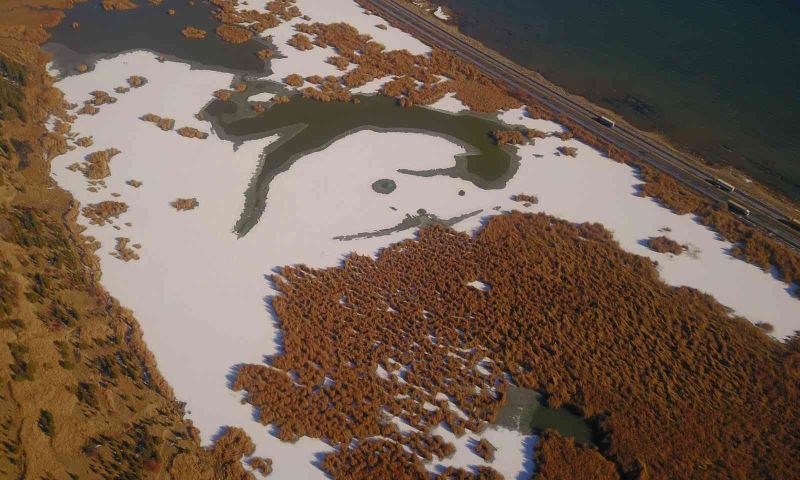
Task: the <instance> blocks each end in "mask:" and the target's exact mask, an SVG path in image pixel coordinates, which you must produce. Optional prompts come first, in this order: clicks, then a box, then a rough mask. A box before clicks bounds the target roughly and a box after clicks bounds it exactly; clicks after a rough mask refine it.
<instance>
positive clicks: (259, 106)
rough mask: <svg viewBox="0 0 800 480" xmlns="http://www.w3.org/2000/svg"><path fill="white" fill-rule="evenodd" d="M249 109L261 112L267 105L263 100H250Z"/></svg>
mask: <svg viewBox="0 0 800 480" xmlns="http://www.w3.org/2000/svg"><path fill="white" fill-rule="evenodd" d="M250 110H252V111H254V112H256V113H263V112H264V111H266V110H267V107H266V105H264V103H263V102H250Z"/></svg>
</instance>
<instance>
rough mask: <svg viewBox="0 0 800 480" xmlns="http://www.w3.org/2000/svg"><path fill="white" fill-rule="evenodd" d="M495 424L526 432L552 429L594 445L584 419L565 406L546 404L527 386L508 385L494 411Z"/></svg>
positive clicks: (578, 440)
mask: <svg viewBox="0 0 800 480" xmlns="http://www.w3.org/2000/svg"><path fill="white" fill-rule="evenodd" d="M495 424H497V425H500V426H503V427H505V428H508V429H510V430H515V431H518V432H520V433H522V434H525V435H531V434H536V433H540V432H543V431H545V430H547V429H553V430H556V431H558V433H560V434H561V435H562V436H564V437H571V438H574V439H575V441H576V442H579V443H583V444H586V445H594V441H593V434H592V429H591V427H590V426H589V424H588V423H587V422H586V420H584V419H583V418H581V417H580V416H579V415H576V414H574V413H572V412H570V411H569V410H567V409H565V408H550V407H548V406H547V405H545V403H544V399H543V398H542V396H541V395H540V394H539V393H538V392H536V391H534V390H529V389H527V388H519V387H513V386H512V387H509V389H508V393H507V401H506V404H505V405H503V407H502V408H501V409H500V412H499V413H498V414H497V421H495Z"/></svg>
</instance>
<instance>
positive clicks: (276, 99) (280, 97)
mask: <svg viewBox="0 0 800 480" xmlns="http://www.w3.org/2000/svg"><path fill="white" fill-rule="evenodd" d="M272 102H273V103H277V104H281V103H289V97H288V96H286V95H276V96H274V97H272Z"/></svg>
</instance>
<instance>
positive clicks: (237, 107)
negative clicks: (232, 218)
mask: <svg viewBox="0 0 800 480" xmlns="http://www.w3.org/2000/svg"><path fill="white" fill-rule="evenodd" d="M261 83H262V84H264V82H261ZM263 89H264V87H263V86H262V88H258V87H256V88H254V89H251V88H248V89H247V91H245V92H244V93H240V94H237V95H235V96H234V98H232V99H231V100H229V101H215V102H212V103H211V104H210V105H209V106H208V107H206V109H205V110H204V112H203V115H204V117H205V118H207V119H209V120H211V122H212V125H213V126H214V131H215V132H216V133H217V135H219V136H220V137H221V138H224V139H227V140H232V141H234V142H242V141H244V140H252V139H254V138H263V137H266V136H269V135H273V134H276V133H277V134H279V135H280V139H279V140H278V141H276V142H273V143H272V144H271V145H270V146H269V147H268V148H267V149H266V150H265V151H264V155H263V156H262V159H261V165H260V167H259V172H258V173H257V174H256V176H255V178H254V179H253V181H252V182H251V184H250V187H249V188H248V191H247V193H246V201H245V208H244V212H243V213H242V216H241V218H240V219H239V221H238V222H237V224H236V227H235V230H236V232H237V233H238V234H239V235H245V234H246V233H247V232H248V231H249V230H250V229H251V228H253V226H255V224H256V223H257V222H258V220H259V218H260V217H261V215H262V213H263V212H264V209H265V208H266V202H267V194H268V192H269V185H270V182H271V181H272V180H273V179H274V178H275V176H276V175H277V174H279V173H280V172H283V171H285V170H286V169H288V168H289V167H290V166H291V165H292V163H294V161H295V160H297V159H298V158H300V157H302V156H303V155H307V154H309V153H312V152H315V151H319V150H322V149H324V148H326V147H327V146H328V145H330V144H331V143H333V142H334V141H336V140H338V139H339V138H342V137H344V136H346V135H350V134H352V133H354V132H357V131H359V130H363V129H370V130H376V131H403V132H419V133H425V134H430V135H437V136H441V137H445V138H447V139H449V140H451V141H453V142H455V143H457V144H459V145H461V146H463V147H464V149H465V150H466V151H467V153H466V154H464V155H459V156H456V157H455V165H454V166H453V167H451V168H444V169H434V170H424V171H409V170H400V173H404V174H409V175H422V176H433V175H449V176H452V177H458V178H462V179H464V180H467V181H470V182H472V183H474V184H475V185H476V186H478V187H480V188H502V187H504V186H505V184H506V182H507V181H508V180H509V179H510V178H511V177H512V176H513V175H514V174H515V173H516V171H517V167H518V166H519V159H518V157H516V155H515V154H514V153H513V151H512V150H511V148H509V147H499V146H497V144H496V143H495V141H494V140H493V139H492V138H491V136H490V133H491V131H492V130H494V129H498V128H504V127H503V125H502V124H500V123H499V122H497V121H491V120H488V119H486V118H484V117H481V116H478V115H472V114H460V115H453V114H450V113H446V112H441V111H437V110H433V109H429V108H419V107H413V108H403V107H400V106H398V105H397V102H396V100H395V99H393V98H389V97H384V96H360V97H357V98H358V100H359V103H357V104H356V103H353V102H328V103H323V102H318V101H316V100H309V99H305V98H302V97H300V96H294V97H292V98H291V101H289V102H288V103H284V104H276V105H273V106H271V107H270V108H269V110H267V111H265V112H262V113H260V114H254V113H253V112H252V111H251V110H250V108H249V107H248V106H246V99H247V97H248V96H250V95H252V94H253V92H254V91H260V90H263Z"/></svg>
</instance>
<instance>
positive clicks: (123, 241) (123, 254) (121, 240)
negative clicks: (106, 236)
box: [111, 237, 139, 262]
mask: <svg viewBox="0 0 800 480" xmlns="http://www.w3.org/2000/svg"><path fill="white" fill-rule="evenodd" d="M116 240H117V244H116V245H115V246H114V252H111V256H113V257H116V258H118V259H120V260H122V261H123V262H130V261H131V260H139V254H138V253H136V250H134V249H132V248H130V247H129V246H128V244H129V243H130V242H131V239H130V238H127V237H117V239H116Z"/></svg>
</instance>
